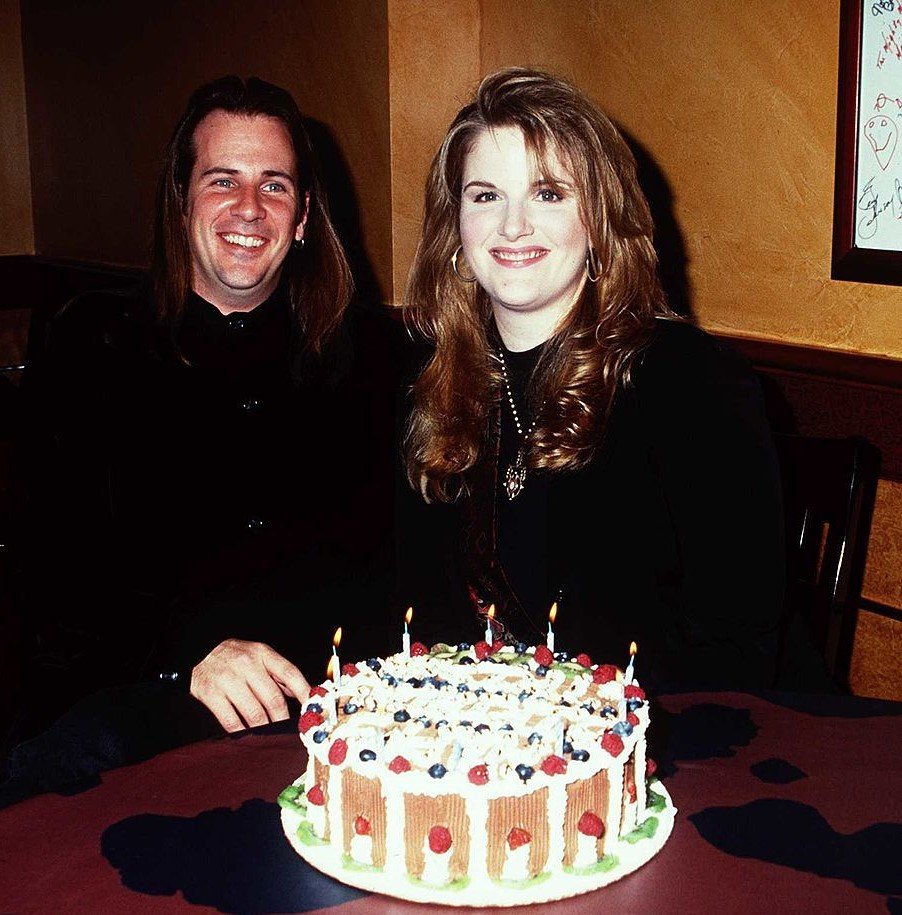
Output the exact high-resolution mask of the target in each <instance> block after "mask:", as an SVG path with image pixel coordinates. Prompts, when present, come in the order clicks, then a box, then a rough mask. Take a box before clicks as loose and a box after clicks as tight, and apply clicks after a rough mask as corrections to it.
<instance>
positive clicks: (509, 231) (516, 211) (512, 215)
mask: <svg viewBox="0 0 902 915" xmlns="http://www.w3.org/2000/svg"><path fill="white" fill-rule="evenodd" d="M500 232H501V234H502V235H503V236H504V237H505V238H506V239H508V240H509V241H514V240H516V239H518V238H520V237H522V236H523V235H532V223H531V222H530V220H529V213H527V211H526V205H525V204H523V203H519V202H517V201H516V200H511V201H509V202H508V204H507V206H506V207H505V208H504V214H503V216H502V222H501V229H500Z"/></svg>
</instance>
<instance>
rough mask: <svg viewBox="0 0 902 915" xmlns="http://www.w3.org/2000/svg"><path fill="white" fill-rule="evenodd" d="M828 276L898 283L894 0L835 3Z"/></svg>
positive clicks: (901, 180) (901, 21)
mask: <svg viewBox="0 0 902 915" xmlns="http://www.w3.org/2000/svg"><path fill="white" fill-rule="evenodd" d="M830 275H831V277H832V278H833V279H838V280H857V281H859V282H865V283H886V284H892V285H902V4H899V3H898V2H895V0H842V3H841V7H840V30H839V88H838V98H837V122H836V186H835V192H834V201H833V258H832V264H831V272H830Z"/></svg>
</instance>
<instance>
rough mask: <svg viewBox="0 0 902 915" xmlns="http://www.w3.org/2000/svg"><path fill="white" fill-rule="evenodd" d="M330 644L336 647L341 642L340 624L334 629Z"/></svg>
mask: <svg viewBox="0 0 902 915" xmlns="http://www.w3.org/2000/svg"><path fill="white" fill-rule="evenodd" d="M332 644H333V645H334V646H335V647H336V648H338V646H339V645H340V644H341V626H339V627H338V629H336V630H335V635H333V636H332Z"/></svg>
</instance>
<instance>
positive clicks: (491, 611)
mask: <svg viewBox="0 0 902 915" xmlns="http://www.w3.org/2000/svg"><path fill="white" fill-rule="evenodd" d="M488 615H489V619H490V620H493V619H495V605H494V604H491V605H490V606H489V614H488Z"/></svg>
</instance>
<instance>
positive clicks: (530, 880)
mask: <svg viewBox="0 0 902 915" xmlns="http://www.w3.org/2000/svg"><path fill="white" fill-rule="evenodd" d="M550 877H551V873H550V872H549V871H542V873H540V874H536V875H535V877H527V878H526V879H525V880H494V881H493V883H497V884H498V885H499V886H509V887H511V888H512V889H524V888H525V887H528V886H535V885H536V884H537V883H544V882H545V881H546V880H548V879H549V878H550Z"/></svg>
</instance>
